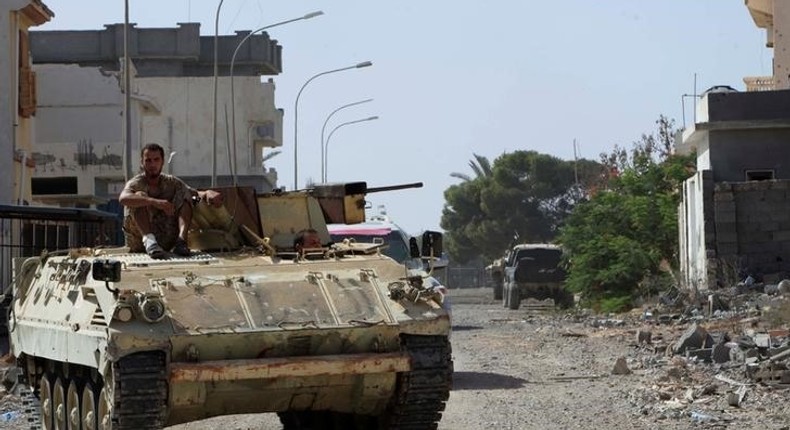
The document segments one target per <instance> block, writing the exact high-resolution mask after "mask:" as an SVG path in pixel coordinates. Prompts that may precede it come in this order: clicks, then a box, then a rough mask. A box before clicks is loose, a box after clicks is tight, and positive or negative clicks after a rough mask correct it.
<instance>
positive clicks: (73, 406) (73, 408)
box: [66, 379, 82, 430]
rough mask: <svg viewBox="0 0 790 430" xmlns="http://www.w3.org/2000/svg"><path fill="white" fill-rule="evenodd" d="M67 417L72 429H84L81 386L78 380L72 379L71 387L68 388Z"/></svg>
mask: <svg viewBox="0 0 790 430" xmlns="http://www.w3.org/2000/svg"><path fill="white" fill-rule="evenodd" d="M66 419H67V420H68V422H69V426H68V428H69V429H70V430H82V425H81V424H82V420H80V387H79V385H78V384H77V381H76V380H74V379H72V380H71V382H70V383H69V388H68V390H66Z"/></svg>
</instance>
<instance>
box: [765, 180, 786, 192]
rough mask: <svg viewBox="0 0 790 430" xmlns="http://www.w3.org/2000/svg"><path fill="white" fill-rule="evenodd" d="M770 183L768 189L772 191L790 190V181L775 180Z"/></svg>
mask: <svg viewBox="0 0 790 430" xmlns="http://www.w3.org/2000/svg"><path fill="white" fill-rule="evenodd" d="M769 182H770V183H769V184H768V188H769V189H771V190H790V181H789V180H787V179H774V180H773V181H769Z"/></svg>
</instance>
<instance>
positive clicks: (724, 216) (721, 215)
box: [713, 211, 738, 224]
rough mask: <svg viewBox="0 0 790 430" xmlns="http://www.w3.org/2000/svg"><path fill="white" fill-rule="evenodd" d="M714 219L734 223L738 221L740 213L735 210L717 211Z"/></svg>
mask: <svg viewBox="0 0 790 430" xmlns="http://www.w3.org/2000/svg"><path fill="white" fill-rule="evenodd" d="M713 219H714V220H715V221H716V224H718V223H732V224H735V223H736V222H737V221H738V214H737V213H736V212H735V211H715V212H714V214H713Z"/></svg>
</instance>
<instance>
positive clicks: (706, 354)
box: [686, 348, 713, 362]
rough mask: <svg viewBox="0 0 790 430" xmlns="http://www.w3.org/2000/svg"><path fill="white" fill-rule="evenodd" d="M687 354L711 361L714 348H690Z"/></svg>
mask: <svg viewBox="0 0 790 430" xmlns="http://www.w3.org/2000/svg"><path fill="white" fill-rule="evenodd" d="M686 356H688V357H695V358H696V359H697V360H702V361H705V362H710V361H711V360H712V356H713V349H712V348H700V349H689V350H687V351H686Z"/></svg>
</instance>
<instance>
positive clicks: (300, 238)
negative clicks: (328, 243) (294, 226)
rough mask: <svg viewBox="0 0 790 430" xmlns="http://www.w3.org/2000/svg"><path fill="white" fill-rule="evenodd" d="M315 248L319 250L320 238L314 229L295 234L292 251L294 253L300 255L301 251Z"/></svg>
mask: <svg viewBox="0 0 790 430" xmlns="http://www.w3.org/2000/svg"><path fill="white" fill-rule="evenodd" d="M316 248H318V249H320V248H321V237H319V236H318V232H317V231H315V229H312V228H307V229H304V230H301V231H299V233H296V238H294V250H296V252H298V253H301V252H302V250H303V249H316Z"/></svg>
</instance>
